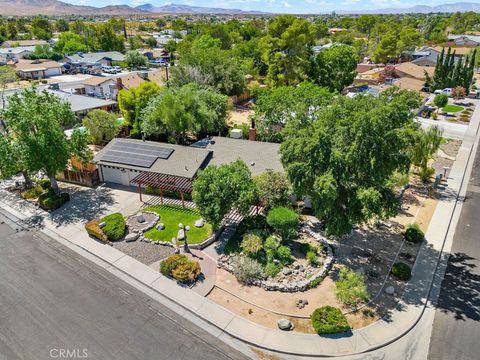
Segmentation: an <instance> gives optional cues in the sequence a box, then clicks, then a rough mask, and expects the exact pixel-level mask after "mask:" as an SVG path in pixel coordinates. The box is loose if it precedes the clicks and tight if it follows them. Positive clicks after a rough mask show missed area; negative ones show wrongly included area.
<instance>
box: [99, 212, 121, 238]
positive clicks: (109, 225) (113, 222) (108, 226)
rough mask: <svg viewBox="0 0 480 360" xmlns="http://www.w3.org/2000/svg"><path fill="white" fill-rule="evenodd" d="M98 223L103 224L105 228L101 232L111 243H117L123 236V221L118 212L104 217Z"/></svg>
mask: <svg viewBox="0 0 480 360" xmlns="http://www.w3.org/2000/svg"><path fill="white" fill-rule="evenodd" d="M100 222H101V223H102V222H104V223H105V227H104V228H103V229H102V230H103V232H104V233H105V235H107V237H108V239H109V240H111V241H118V240H120V239H121V238H122V237H123V235H124V234H125V228H126V224H125V219H124V218H123V215H122V214H120V213H118V212H117V213H113V214H110V215H107V216H105V217H104V218H103V219H101V220H100Z"/></svg>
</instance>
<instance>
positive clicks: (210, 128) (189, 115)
mask: <svg viewBox="0 0 480 360" xmlns="http://www.w3.org/2000/svg"><path fill="white" fill-rule="evenodd" d="M226 115H227V97H226V96H225V95H221V94H219V93H216V92H214V91H213V90H210V89H208V88H201V87H198V85H195V84H189V85H185V86H182V87H181V88H164V89H163V90H162V91H161V92H160V93H159V94H158V95H157V96H156V97H155V98H154V99H153V100H152V101H151V102H150V103H149V105H148V106H147V108H146V109H145V110H144V111H143V113H142V130H143V131H144V132H145V133H146V134H147V135H167V136H173V137H174V138H175V139H176V141H177V143H181V142H184V140H185V137H186V134H187V132H192V133H194V134H204V133H211V132H217V133H218V132H220V131H221V130H223V129H224V128H225V120H226Z"/></svg>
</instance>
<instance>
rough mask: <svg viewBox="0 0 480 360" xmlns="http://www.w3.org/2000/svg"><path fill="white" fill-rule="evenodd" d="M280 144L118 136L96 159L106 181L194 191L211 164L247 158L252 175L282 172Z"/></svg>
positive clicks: (226, 139)
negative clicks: (187, 143) (169, 141)
mask: <svg viewBox="0 0 480 360" xmlns="http://www.w3.org/2000/svg"><path fill="white" fill-rule="evenodd" d="M279 151H280V144H275V143H267V142H260V141H248V140H237V139H231V138H224V137H213V138H211V139H208V140H202V141H199V142H198V143H195V144H193V145H192V146H183V145H172V144H167V143H159V142H151V141H145V142H144V141H142V140H134V139H120V138H116V139H113V140H112V141H110V143H109V144H108V145H107V146H105V147H104V148H103V149H102V150H100V151H99V152H98V153H97V154H96V155H95V157H94V159H93V162H94V163H95V164H96V165H97V167H98V168H99V171H100V178H101V180H102V181H104V182H110V183H114V184H122V185H125V186H136V185H138V186H145V185H149V184H152V185H153V184H155V185H154V186H155V187H159V188H163V189H166V190H174V191H181V192H187V193H188V192H191V188H192V182H193V180H194V179H195V177H196V175H197V174H198V171H199V170H201V169H204V168H205V167H207V166H209V165H222V164H229V163H231V162H233V161H235V160H237V159H241V160H243V161H245V163H246V164H247V166H248V167H249V169H250V170H251V172H252V175H254V176H256V175H260V174H262V173H264V172H266V171H267V170H270V169H271V170H274V171H283V166H282V163H281V161H280V153H279Z"/></svg>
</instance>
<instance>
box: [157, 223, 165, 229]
mask: <svg viewBox="0 0 480 360" xmlns="http://www.w3.org/2000/svg"><path fill="white" fill-rule="evenodd" d="M163 229H165V224H164V223H160V224H158V225H157V230H163Z"/></svg>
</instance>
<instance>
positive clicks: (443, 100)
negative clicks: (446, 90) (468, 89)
mask: <svg viewBox="0 0 480 360" xmlns="http://www.w3.org/2000/svg"><path fill="white" fill-rule="evenodd" d="M433 103H434V104H435V106H436V107H437V108H443V107H444V106H445V105H447V104H448V95H447V94H438V95H435V97H434V98H433Z"/></svg>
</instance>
